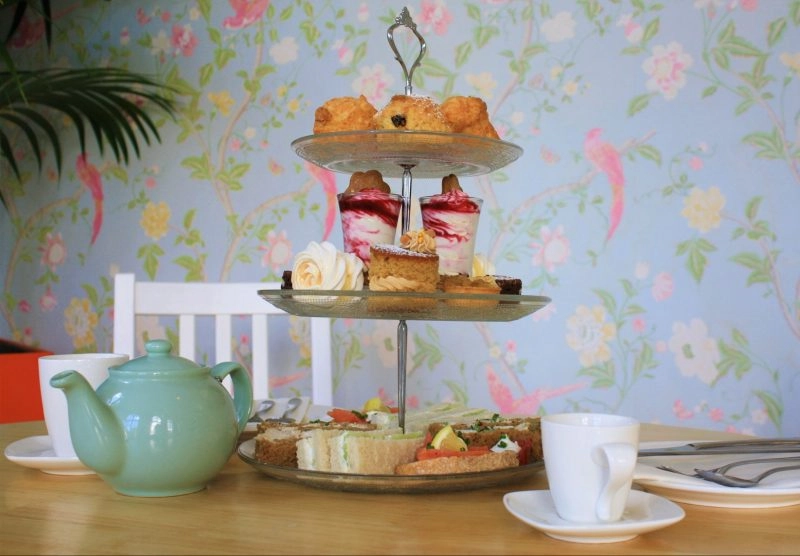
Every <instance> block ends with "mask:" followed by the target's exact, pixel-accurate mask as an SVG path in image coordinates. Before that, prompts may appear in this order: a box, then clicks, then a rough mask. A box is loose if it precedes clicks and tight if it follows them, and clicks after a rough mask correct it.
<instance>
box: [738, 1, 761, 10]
mask: <svg viewBox="0 0 800 556" xmlns="http://www.w3.org/2000/svg"><path fill="white" fill-rule="evenodd" d="M739 4H740V5H741V6H742V9H743V10H744V11H746V12H754V11H756V10H757V9H758V0H741V2H739Z"/></svg>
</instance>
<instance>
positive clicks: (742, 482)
mask: <svg viewBox="0 0 800 556" xmlns="http://www.w3.org/2000/svg"><path fill="white" fill-rule="evenodd" d="M792 469H800V464H797V465H784V466H783V467H773V468H772V469H767V470H766V471H764V472H763V473H759V474H758V475H756V476H755V477H753V478H752V479H743V478H742V477H735V476H733V475H723V474H722V473H719V472H714V471H709V470H707V469H695V471H697V473H698V474H699V475H700V476H701V477H702V478H703V479H705V480H706V481H712V482H715V483H719V484H721V485H725V486H729V487H739V488H749V487H754V486H758V483H760V482H761V480H762V479H765V478H767V477H769V476H770V475H773V474H775V473H779V472H781V471H791V470H792Z"/></svg>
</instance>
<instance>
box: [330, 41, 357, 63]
mask: <svg viewBox="0 0 800 556" xmlns="http://www.w3.org/2000/svg"><path fill="white" fill-rule="evenodd" d="M331 50H333V51H334V52H335V53H336V58H337V59H338V60H339V63H340V64H341V65H343V66H346V65H347V64H349V63H350V62H352V61H353V49H352V48H350V46H349V45H348V44H347V43H346V42H345V41H344V40H342V39H339V40H338V41H335V42H334V43H333V44H332V45H331Z"/></svg>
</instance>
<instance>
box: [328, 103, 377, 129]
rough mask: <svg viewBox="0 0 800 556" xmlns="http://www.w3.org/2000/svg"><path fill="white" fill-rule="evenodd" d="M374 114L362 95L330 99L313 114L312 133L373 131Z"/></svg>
mask: <svg viewBox="0 0 800 556" xmlns="http://www.w3.org/2000/svg"><path fill="white" fill-rule="evenodd" d="M376 112H377V110H376V109H375V107H374V106H372V104H370V102H369V101H368V100H367V97H365V96H364V95H361V96H359V97H335V98H332V99H330V100H328V101H327V102H325V104H323V105H322V106H320V107H319V108H317V110H316V112H315V113H314V133H332V132H335V131H364V130H370V129H373V127H374V124H373V121H372V118H373V116H375V113H376Z"/></svg>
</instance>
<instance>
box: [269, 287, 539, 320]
mask: <svg viewBox="0 0 800 556" xmlns="http://www.w3.org/2000/svg"><path fill="white" fill-rule="evenodd" d="M258 295H260V296H261V297H262V298H264V299H265V300H266V301H268V302H269V303H271V304H272V305H274V306H275V307H277V308H279V309H282V310H284V311H286V312H287V313H289V314H292V315H297V316H301V317H329V318H349V319H383V320H440V321H484V322H510V321H514V320H517V319H520V318H522V317H525V316H528V315H530V314H532V313H534V312H536V311H538V310H539V309H541V308H543V307H545V306H546V305H547V304H548V303H550V298H549V297H545V296H540V295H500V294H497V295H494V294H451V293H444V292H433V293H416V292H374V291H369V290H360V291H339V290H259V291H258Z"/></svg>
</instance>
